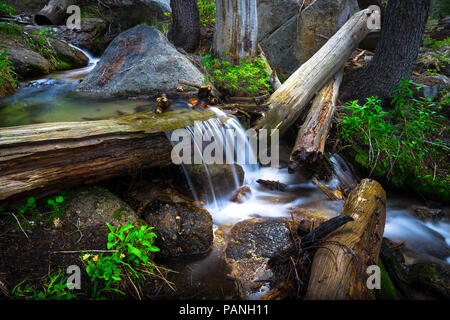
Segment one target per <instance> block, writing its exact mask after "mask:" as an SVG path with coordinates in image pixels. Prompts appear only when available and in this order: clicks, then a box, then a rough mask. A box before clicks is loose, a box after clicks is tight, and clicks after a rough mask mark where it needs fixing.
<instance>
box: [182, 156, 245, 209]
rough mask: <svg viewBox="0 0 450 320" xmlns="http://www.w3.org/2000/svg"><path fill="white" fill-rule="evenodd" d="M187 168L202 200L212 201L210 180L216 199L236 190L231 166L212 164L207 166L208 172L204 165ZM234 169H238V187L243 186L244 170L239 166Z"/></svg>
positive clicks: (186, 166) (187, 166)
mask: <svg viewBox="0 0 450 320" xmlns="http://www.w3.org/2000/svg"><path fill="white" fill-rule="evenodd" d="M185 168H186V170H187V172H188V174H189V178H190V179H191V181H192V183H193V184H194V187H195V191H196V193H197V196H198V197H199V198H200V199H202V200H206V201H212V195H211V188H210V182H209V181H210V180H211V184H212V185H213V187H214V193H215V196H216V198H218V197H221V196H224V195H228V194H230V193H231V192H233V191H234V190H235V189H236V184H235V181H234V177H233V170H232V168H233V166H231V165H229V164H210V165H207V168H208V171H206V169H205V166H204V165H203V164H195V165H185ZM234 168H235V169H236V175H237V180H238V185H242V183H243V182H244V175H245V174H244V170H243V169H242V167H241V166H240V165H238V164H236V165H234ZM208 173H209V175H208Z"/></svg>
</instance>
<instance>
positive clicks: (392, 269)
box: [380, 238, 450, 300]
mask: <svg viewBox="0 0 450 320" xmlns="http://www.w3.org/2000/svg"><path fill="white" fill-rule="evenodd" d="M380 258H381V259H382V261H383V264H384V266H385V268H386V271H387V272H388V274H389V276H390V278H391V280H392V282H393V284H394V286H395V288H396V290H397V291H398V293H399V294H400V297H401V298H404V299H421V300H422V299H449V297H450V265H449V264H447V263H445V262H443V261H441V260H439V259H436V258H434V257H432V256H429V255H426V254H418V253H417V252H414V251H412V250H410V249H408V248H406V247H404V246H402V245H398V244H395V243H393V242H392V241H390V240H388V239H386V238H383V242H382V247H381V253H380Z"/></svg>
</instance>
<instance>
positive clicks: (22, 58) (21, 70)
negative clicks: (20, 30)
mask: <svg viewBox="0 0 450 320" xmlns="http://www.w3.org/2000/svg"><path fill="white" fill-rule="evenodd" d="M0 45H1V47H2V48H6V49H7V50H8V53H7V54H6V57H7V58H8V59H9V60H10V61H11V63H12V65H13V67H14V72H15V73H17V74H18V75H19V76H20V77H22V78H29V77H39V76H42V75H46V74H49V73H50V70H51V67H52V66H51V64H50V62H49V61H48V60H47V59H45V58H44V57H43V56H41V55H40V54H39V53H38V52H37V51H35V49H33V48H30V47H29V46H27V45H26V44H25V43H24V42H23V41H18V40H16V39H12V38H9V37H5V36H4V35H1V34H0Z"/></svg>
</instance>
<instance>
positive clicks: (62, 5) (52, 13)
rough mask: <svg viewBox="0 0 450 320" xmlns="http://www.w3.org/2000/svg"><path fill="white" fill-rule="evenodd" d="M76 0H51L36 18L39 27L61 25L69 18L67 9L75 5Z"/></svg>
mask: <svg viewBox="0 0 450 320" xmlns="http://www.w3.org/2000/svg"><path fill="white" fill-rule="evenodd" d="M75 3H76V1H75V0H50V2H49V3H48V4H47V5H46V6H45V7H44V8H42V9H41V11H39V13H38V14H36V15H35V16H34V22H36V24H37V25H40V26H41V25H59V24H61V23H62V22H63V21H64V19H65V18H66V17H67V12H66V10H67V7H68V6H70V5H73V4H75Z"/></svg>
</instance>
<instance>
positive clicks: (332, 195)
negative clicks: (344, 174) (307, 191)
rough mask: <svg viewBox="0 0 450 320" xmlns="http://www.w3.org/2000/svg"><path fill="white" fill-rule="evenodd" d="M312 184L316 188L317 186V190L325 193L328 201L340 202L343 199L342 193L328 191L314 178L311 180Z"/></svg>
mask: <svg viewBox="0 0 450 320" xmlns="http://www.w3.org/2000/svg"><path fill="white" fill-rule="evenodd" d="M312 182H314V184H315V185H316V186H318V187H319V189H320V190H321V191H322V192H323V193H325V194H326V195H327V197H328V198H329V199H330V200H332V201H335V200H342V199H343V197H342V193H341V192H340V191H339V190H335V191H334V192H333V191H331V190H329V189H328V188H327V187H326V186H325V185H324V184H322V183H320V182H319V181H318V180H317V179H316V178H313V179H312Z"/></svg>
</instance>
